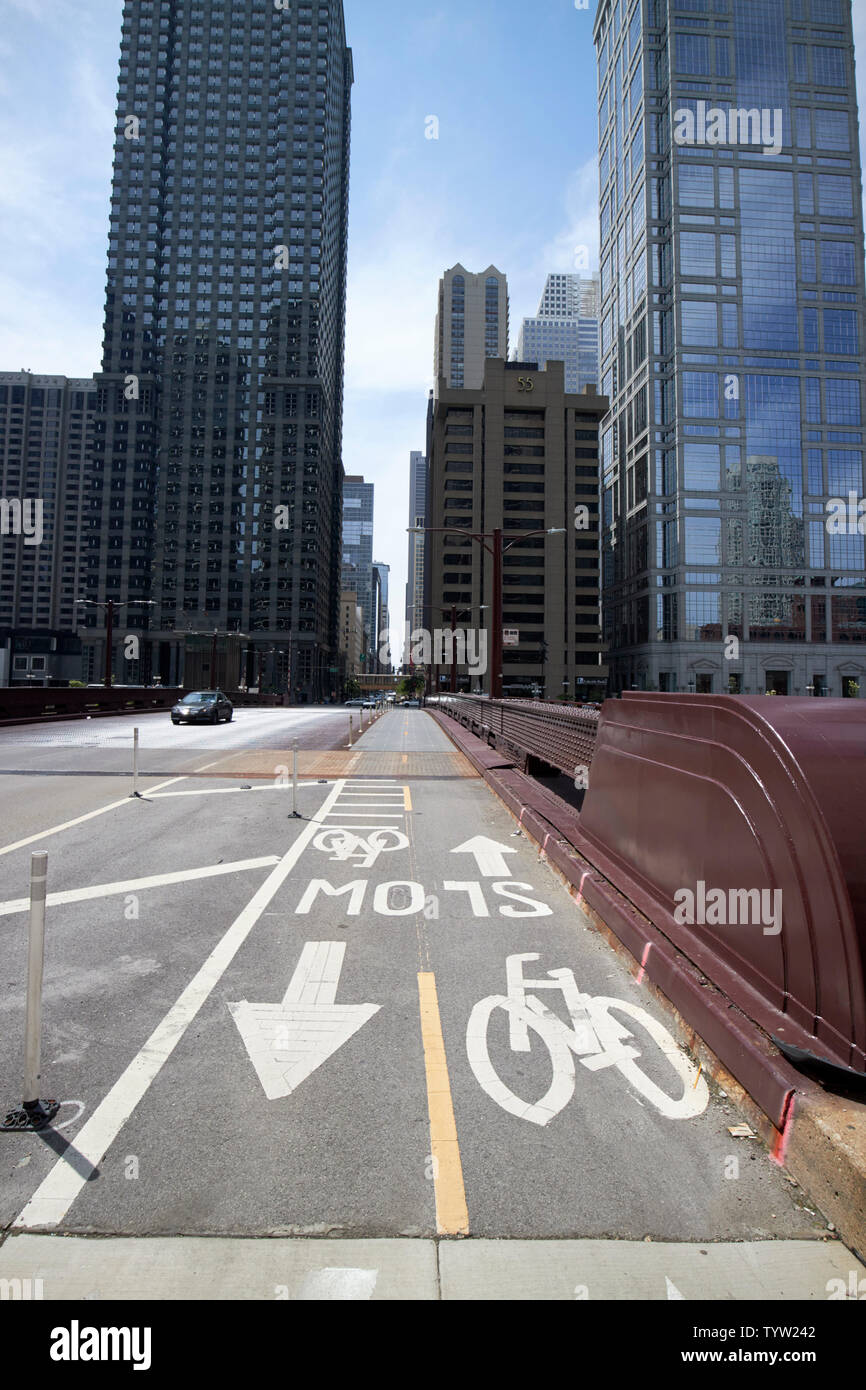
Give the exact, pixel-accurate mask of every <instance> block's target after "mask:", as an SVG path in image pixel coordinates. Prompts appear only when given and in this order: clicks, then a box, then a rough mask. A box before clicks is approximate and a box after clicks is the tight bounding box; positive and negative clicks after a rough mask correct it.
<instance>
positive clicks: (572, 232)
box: [539, 158, 599, 274]
mask: <svg viewBox="0 0 866 1390" xmlns="http://www.w3.org/2000/svg"><path fill="white" fill-rule="evenodd" d="M565 214H566V221H565V225H564V226H563V227H562V229H561V230H560V231H559V232H558V233H557V234H556V236H554V237H553V238H552V240H550V241H548V242H547V243H546V245H545V246H544V248H543V250H542V253H541V255H540V257H539V267H540V266H541V265H542V264H543V265H544V266H545V267H546V269H545V274H546V273H547V271H548V270H558V271H567V270H578V271H579V270H581V269H582V266H581V263H580V257H579V253H582V252H583V250H584V249H585V250H586V252H587V253H588V256H589V267H588V271H593V270H597V269H598V251H599V236H598V160H597V159H595V158H593V159H588V160H587V161H586V163H585V164H582V165H581V167H580V168H579V169H576V170H575V171H574V173H573V174H572V175H571V177H570V179H569V181H568V184H567V185H566V191H565ZM583 269H584V270H586V269H587V268H585V267H583Z"/></svg>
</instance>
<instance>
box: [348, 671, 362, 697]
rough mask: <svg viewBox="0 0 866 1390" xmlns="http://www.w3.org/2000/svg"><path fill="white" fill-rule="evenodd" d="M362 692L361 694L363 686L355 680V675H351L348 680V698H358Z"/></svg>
mask: <svg viewBox="0 0 866 1390" xmlns="http://www.w3.org/2000/svg"><path fill="white" fill-rule="evenodd" d="M360 694H361V687H360V685H359V684H358V682H357V681H356V680H355V677H354V676H350V677H349V679H348V680H347V681H346V699H347V700H357V699H358V697H359V696H360Z"/></svg>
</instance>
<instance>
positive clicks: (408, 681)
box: [397, 675, 427, 697]
mask: <svg viewBox="0 0 866 1390" xmlns="http://www.w3.org/2000/svg"><path fill="white" fill-rule="evenodd" d="M426 684H427V682H426V680H425V679H424V677H423V676H421V675H414V676H404V677H403V679H402V680H401V681H400V683H399V684H398V686H397V694H398V695H403V696H404V697H405V696H410V697H411V696H413V695H421V694H423V692H424V688H425V686H426Z"/></svg>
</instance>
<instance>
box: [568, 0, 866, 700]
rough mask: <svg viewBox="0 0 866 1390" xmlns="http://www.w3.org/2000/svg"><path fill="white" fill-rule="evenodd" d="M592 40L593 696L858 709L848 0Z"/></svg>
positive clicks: (658, 1) (651, 15) (854, 150)
mask: <svg viewBox="0 0 866 1390" xmlns="http://www.w3.org/2000/svg"><path fill="white" fill-rule="evenodd" d="M594 37H595V44H596V50H597V57H598V81H599V130H600V184H601V197H600V217H601V320H602V329H601V389H602V391H603V392H604V393H605V394H606V395H607V396H608V397H609V398H610V414H609V415H608V417H607V419H606V420H605V422H604V425H603V429H602V475H603V480H602V486H603V511H602V536H603V598H604V604H603V606H604V631H605V636H606V637H607V639H608V641H609V643H610V647H611V655H610V659H611V667H612V685H613V686H614V687H615V688H620V689H622V688H626V689H627V688H631V687H638V688H650V689H662V690H696V691H704V692H710V691H731V692H734V693H736V692H743V693H760V692H766V691H773V692H775V693H780V694H791V695H794V694H801V695H806V694H810V695H811V694H830V695H836V696H839V695H856V694H858V693H860V694H862V693H863V691H864V688H866V687H864V680H866V649H864V647H863V643H864V640H866V576H864V550H863V545H864V538H863V536H862V535H861V534H859V532H858V530H857V525H856V521H855V524H854V526H853V527H852V526H850V525H848V526H847V528H846V529H845V530H842V529H841V528H839V527H838V526H837V527H836V528H835V529H834V526H833V523H832V521H831V513H832V511H833V500H834V499H836V500H837V501H839V499H847V498H848V497H849V496H853V497H854V498H855V499H859V498H861V497H862V496H863V493H864V478H863V447H862V446H863V435H862V433H861V431H862V427H863V414H862V404H863V402H862V393H863V365H864V363H863V331H864V313H863V309H864V285H863V223H862V208H861V203H862V192H861V171H860V155H859V148H858V127H857V105H856V98H855V91H854V51H853V43H852V30H851V4H850V0H691V2H690V3H689V5H688V7H686V6H685V5H682V4H677V3H675V0H642V2H641V3H637V4H632V5H627V4H624V3H621V0H617V3H611V0H602V3H600V4H599V7H598V11H597V14H596V19H595V28H594Z"/></svg>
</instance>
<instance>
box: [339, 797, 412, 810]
mask: <svg viewBox="0 0 866 1390" xmlns="http://www.w3.org/2000/svg"><path fill="white" fill-rule="evenodd" d="M402 805H403V794H402V792H401V794H400V797H399V800H395V799H392V800H390V801H350V802H348V803H347V806H346V809H347V810H350V811H352V813H353V814H354V812H355V811H360V809H361V807H362V806H376V807H380V808H384V807H385V806H402Z"/></svg>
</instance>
